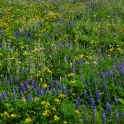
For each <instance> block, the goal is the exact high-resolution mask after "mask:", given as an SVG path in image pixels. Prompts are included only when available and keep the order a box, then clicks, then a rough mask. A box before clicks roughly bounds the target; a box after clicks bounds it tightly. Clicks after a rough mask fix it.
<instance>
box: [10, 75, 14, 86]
mask: <svg viewBox="0 0 124 124" xmlns="http://www.w3.org/2000/svg"><path fill="white" fill-rule="evenodd" d="M10 84H11V85H14V82H13V79H12V77H10Z"/></svg>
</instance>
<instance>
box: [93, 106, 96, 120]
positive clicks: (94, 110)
mask: <svg viewBox="0 0 124 124" xmlns="http://www.w3.org/2000/svg"><path fill="white" fill-rule="evenodd" d="M92 113H93V117H94V118H95V117H96V108H94V109H93V111H92Z"/></svg>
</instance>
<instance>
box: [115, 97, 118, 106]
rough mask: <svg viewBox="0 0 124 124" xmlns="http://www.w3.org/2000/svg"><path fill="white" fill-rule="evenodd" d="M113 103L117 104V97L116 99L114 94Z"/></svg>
mask: <svg viewBox="0 0 124 124" xmlns="http://www.w3.org/2000/svg"><path fill="white" fill-rule="evenodd" d="M114 103H115V104H118V99H117V97H116V96H114Z"/></svg>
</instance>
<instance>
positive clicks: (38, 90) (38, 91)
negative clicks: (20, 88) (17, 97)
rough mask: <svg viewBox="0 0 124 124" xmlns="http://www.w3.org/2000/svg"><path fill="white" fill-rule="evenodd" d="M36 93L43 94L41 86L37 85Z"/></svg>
mask: <svg viewBox="0 0 124 124" xmlns="http://www.w3.org/2000/svg"><path fill="white" fill-rule="evenodd" d="M36 94H37V96H38V95H40V94H41V89H40V86H38V87H37V90H36Z"/></svg>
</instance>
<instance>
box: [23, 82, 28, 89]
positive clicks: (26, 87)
mask: <svg viewBox="0 0 124 124" xmlns="http://www.w3.org/2000/svg"><path fill="white" fill-rule="evenodd" d="M24 87H25V90H27V89H28V80H27V81H25V83H24Z"/></svg>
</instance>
